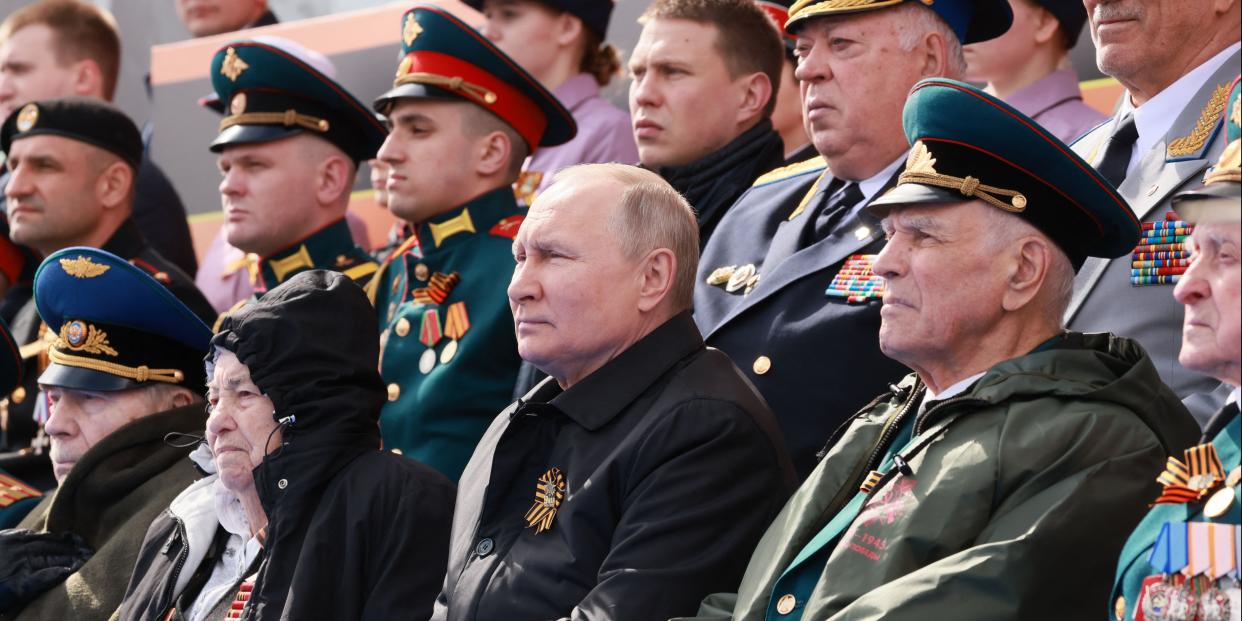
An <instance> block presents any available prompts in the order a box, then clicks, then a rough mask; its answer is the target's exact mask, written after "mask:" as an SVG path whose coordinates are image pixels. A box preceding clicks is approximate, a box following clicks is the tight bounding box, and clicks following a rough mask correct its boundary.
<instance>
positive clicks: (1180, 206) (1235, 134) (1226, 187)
mask: <svg viewBox="0 0 1242 621" xmlns="http://www.w3.org/2000/svg"><path fill="white" fill-rule="evenodd" d="M1240 80H1242V78H1236V79H1234V81H1233V85H1232V86H1231V87H1230V89H1229V99H1228V100H1226V102H1225V114H1224V123H1225V139H1226V140H1227V141H1228V143H1227V144H1226V146H1225V150H1224V151H1222V152H1221V154H1220V158H1219V159H1217V160H1216V164H1214V165H1213V166H1212V167H1211V168H1210V169H1208V171H1207V173H1206V174H1204V175H1203V186H1202V187H1200V188H1196V189H1194V190H1189V191H1186V192H1181V193H1179V194H1177V195H1176V196H1174V197H1173V211H1175V212H1177V215H1178V216H1179V217H1181V219H1183V220H1185V221H1187V222H1190V223H1196V224H1197V223H1200V222H1223V221H1235V222H1236V221H1238V220H1239V219H1242V127H1240V126H1242V82H1240Z"/></svg>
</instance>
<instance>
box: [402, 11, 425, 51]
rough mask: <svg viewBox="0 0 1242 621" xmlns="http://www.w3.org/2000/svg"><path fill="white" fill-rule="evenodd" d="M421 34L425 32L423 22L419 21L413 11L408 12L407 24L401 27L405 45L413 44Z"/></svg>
mask: <svg viewBox="0 0 1242 621" xmlns="http://www.w3.org/2000/svg"><path fill="white" fill-rule="evenodd" d="M420 34H423V26H422V24H419V23H418V20H417V19H416V18H415V17H414V14H413V13H408V14H406V16H405V24H404V25H403V26H402V27H401V40H402V41H405V46H406V47H409V46H411V45H413V44H414V40H415V39H417V38H418V35H420Z"/></svg>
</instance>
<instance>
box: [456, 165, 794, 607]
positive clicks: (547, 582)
mask: <svg viewBox="0 0 1242 621" xmlns="http://www.w3.org/2000/svg"><path fill="white" fill-rule="evenodd" d="M513 248H514V257H515V259H516V260H517V269H516V271H515V273H514V276H513V281H512V283H511V284H510V285H509V305H510V308H511V309H512V310H513V316H514V322H515V329H516V331H517V338H518V351H519V353H520V354H521V355H522V357H523V358H524V359H525V360H527V361H529V362H532V363H533V364H534V365H535V366H537V367H538V368H540V369H541V370H543V371H545V372H547V373H548V374H549V375H550V376H551V377H549V378H548V379H546V380H544V381H543V382H541V383H540V384H539V385H538V386H536V387H535V389H534V390H532V391H531V392H530V393H528V394H527V395H526V397H525V398H523V399H520V400H519V401H518V402H517V403H515V404H513V405H511V406H510V407H509V408H507V409H506V410H505V411H504V412H502V413H501V414H500V416H498V417H497V418H496V419H495V420H494V421H493V423H492V425H491V427H490V428H489V429H488V431H487V433H486V434H485V435H484V436H483V439H482V440H481V441H480V443H479V445H478V447H477V448H476V449H475V452H474V455H473V457H471V459H470V463H469V465H467V466H466V470H465V473H464V474H463V475H462V478H461V480H460V486H461V495H460V496H459V497H458V504H457V511H456V515H455V517H454V522H453V538H452V543H451V549H450V557H449V572H448V577H447V578H446V579H445V583H444V590H443V592H442V593H441V594H440V597H439V599H438V600H437V603H436V610H435V614H434V615H433V616H432V619H435V620H436V621H445V620H449V619H452V620H465V619H470V620H475V619H478V620H492V619H571V618H572V619H585V618H591V619H605V618H606V619H625V620H626V621H644V620H649V619H650V620H655V619H658V620H661V621H663V620H664V619H667V618H669V617H671V616H675V615H678V614H688V613H690V612H693V611H694V610H695V608H696V606H697V602H696V598H697V597H698V595H699V594H703V593H707V592H710V591H711V590H712V589H713V588H716V586H719V585H735V584H736V583H737V581H738V580H739V579H740V578H741V572H742V569H743V567H744V565H745V559H746V557H747V555H748V549H750V548H751V547H752V546H753V545H754V543H755V542H756V541H757V539H758V537H759V534H760V533H761V532H762V530H763V529H764V528H765V527H766V526H767V524H768V523H769V521H770V520H771V519H772V517H773V515H774V513H775V512H776V511H778V510H779V509H780V507H781V505H782V504H783V503H784V501H785V498H786V497H787V495H788V494H789V492H790V486H791V485H792V483H793V470H792V468H791V466H790V463H789V460H788V458H787V457H786V456H785V451H784V448H783V445H782V442H781V439H780V434H779V432H778V431H777V429H776V426H775V423H774V421H773V419H772V414H771V412H769V411H768V409H767V406H766V405H764V403H763V400H762V399H761V398H760V397H759V395H758V394H756V393H755V391H754V389H753V387H752V386H751V385H750V383H749V382H747V381H746V380H745V379H743V378H742V376H741V374H740V373H739V372H738V370H737V368H736V367H734V366H733V364H732V363H730V362H729V360H728V359H727V358H726V357H725V356H724V355H722V354H721V353H720V352H717V351H715V350H712V349H708V348H706V347H704V345H703V339H702V338H701V337H700V336H699V333H698V330H697V329H696V328H695V327H694V322H693V321H692V320H691V319H690V314H689V312H688V307H689V303H690V296H691V291H692V289H693V281H692V278H693V274H694V268H695V262H696V259H697V255H698V236H697V227H696V223H695V219H694V213H693V212H692V211H691V209H690V207H689V206H688V205H687V204H686V202H685V199H683V198H682V197H681V196H680V195H678V194H677V192H676V191H675V190H674V189H673V188H672V187H671V186H669V185H668V183H666V182H665V181H663V180H662V179H660V178H659V177H658V176H657V175H655V174H654V173H651V172H649V171H645V170H642V169H638V168H633V167H629V166H622V165H618V164H590V165H584V166H576V167H572V168H568V169H566V170H564V171H562V172H561V173H559V174H558V175H557V177H556V178H555V180H554V182H553V184H552V185H551V186H550V187H549V188H548V189H547V190H546V191H545V192H544V193H543V194H541V195H540V196H539V197H538V198H537V199H536V200H535V203H534V205H533V206H532V207H531V210H530V213H529V215H528V216H527V217H526V220H525V221H524V222H523V223H522V228H521V229H520V230H519V232H518V235H517V238H516V239H515V241H514V245H513ZM532 501H533V502H532Z"/></svg>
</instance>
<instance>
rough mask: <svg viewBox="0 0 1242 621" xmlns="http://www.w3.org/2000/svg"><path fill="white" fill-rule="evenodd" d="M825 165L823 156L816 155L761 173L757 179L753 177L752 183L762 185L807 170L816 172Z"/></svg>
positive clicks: (804, 172)
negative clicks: (753, 181)
mask: <svg viewBox="0 0 1242 621" xmlns="http://www.w3.org/2000/svg"><path fill="white" fill-rule="evenodd" d="M827 167H828V162H825V161H824V156H822V155H816V156H815V157H813V158H811V159H809V160H806V161H803V162H798V163H796V164H790V165H788V166H781V167H780V168H777V169H774V170H770V171H768V172H766V173H763V174H762V175H759V178H758V179H755V183H754V184H752V185H764V184H767V183H772V182H773V181H780V180H782V179H788V178H790V177H796V176H798V175H802V174H806V173H809V172H818V171H821V170H823V169H825V168H827Z"/></svg>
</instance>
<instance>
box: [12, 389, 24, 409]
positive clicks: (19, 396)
mask: <svg viewBox="0 0 1242 621" xmlns="http://www.w3.org/2000/svg"><path fill="white" fill-rule="evenodd" d="M25 400H26V387H25V386H18V387H17V388H15V389H14V390H13V394H12V401H13V405H17V404H19V403H21V402H22V401H25Z"/></svg>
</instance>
